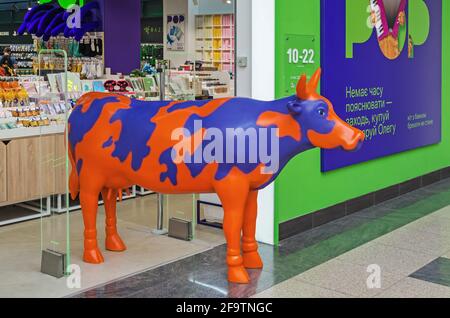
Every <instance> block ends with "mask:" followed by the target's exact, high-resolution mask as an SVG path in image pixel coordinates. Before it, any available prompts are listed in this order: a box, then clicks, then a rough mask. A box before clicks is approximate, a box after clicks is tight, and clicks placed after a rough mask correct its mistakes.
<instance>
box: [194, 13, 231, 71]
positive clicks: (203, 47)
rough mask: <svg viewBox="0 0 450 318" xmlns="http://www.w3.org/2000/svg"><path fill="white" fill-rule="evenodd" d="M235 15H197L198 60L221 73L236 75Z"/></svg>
mask: <svg viewBox="0 0 450 318" xmlns="http://www.w3.org/2000/svg"><path fill="white" fill-rule="evenodd" d="M234 27H235V26H234V15H232V14H224V15H197V16H196V17H195V28H196V35H195V38H196V48H195V50H196V59H198V60H200V61H203V63H204V64H205V65H207V66H210V67H214V68H216V69H217V70H220V71H222V70H223V71H227V72H229V73H234V50H235V39H234Z"/></svg>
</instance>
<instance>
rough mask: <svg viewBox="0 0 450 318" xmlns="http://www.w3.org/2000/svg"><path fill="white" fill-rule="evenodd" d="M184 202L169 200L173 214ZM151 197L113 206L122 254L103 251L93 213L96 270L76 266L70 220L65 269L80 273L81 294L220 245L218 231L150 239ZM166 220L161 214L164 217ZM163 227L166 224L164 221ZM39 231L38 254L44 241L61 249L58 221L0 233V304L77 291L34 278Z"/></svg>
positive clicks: (75, 220)
mask: <svg viewBox="0 0 450 318" xmlns="http://www.w3.org/2000/svg"><path fill="white" fill-rule="evenodd" d="M191 200H192V198H191V197H190V196H185V197H179V198H178V199H175V198H172V200H171V209H173V211H182V210H190V211H192V206H191ZM156 206H157V200H156V196H154V195H150V196H146V197H143V198H137V199H134V200H129V201H124V202H122V203H119V205H118V227H119V233H120V234H121V236H122V238H123V239H124V240H125V244H126V245H127V248H128V249H127V251H125V252H124V253H112V252H107V251H104V248H103V244H104V243H103V242H104V230H103V229H104V225H103V224H104V209H103V207H100V208H99V215H98V225H97V227H98V235H99V244H100V248H101V249H102V253H103V255H104V257H105V263H104V264H101V265H89V264H86V263H84V262H82V260H81V257H82V246H83V240H82V235H83V225H82V224H83V223H82V217H81V213H80V212H79V211H78V212H72V213H71V214H70V229H71V233H70V236H71V263H72V264H77V265H79V266H80V268H81V288H82V290H84V289H88V288H92V287H95V286H97V285H101V284H105V283H107V282H111V281H113V280H115V279H118V278H123V277H126V276H129V275H132V274H136V273H139V272H142V271H144V270H148V269H149V268H154V267H156V266H159V265H162V264H166V263H168V262H172V261H174V260H178V259H180V258H183V257H186V256H190V255H193V254H196V253H200V252H204V251H207V250H209V249H211V248H213V247H215V246H217V245H222V244H223V243H224V238H223V234H222V232H221V231H220V230H216V229H211V228H205V227H200V230H198V231H197V233H196V239H195V240H194V241H192V242H185V241H180V240H176V239H172V238H169V237H167V236H156V235H153V234H152V233H151V229H153V228H155V224H156ZM166 216H167V214H166ZM166 223H167V220H166ZM41 225H42V232H43V233H44V248H45V247H51V246H50V245H51V243H50V241H58V242H59V243H60V244H65V241H64V238H65V229H66V218H65V216H63V215H60V216H56V217H52V218H45V219H43V222H42V223H41V220H34V221H28V222H24V223H20V224H14V225H9V226H4V227H0V260H1V261H0V298H1V297H64V296H68V295H71V294H74V293H77V292H79V291H80V290H74V289H69V288H68V287H67V284H66V279H65V278H62V279H56V278H53V277H51V276H47V275H44V274H42V273H41V272H40V264H41V253H40V251H41Z"/></svg>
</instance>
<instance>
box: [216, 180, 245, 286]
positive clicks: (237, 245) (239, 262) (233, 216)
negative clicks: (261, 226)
mask: <svg viewBox="0 0 450 318" xmlns="http://www.w3.org/2000/svg"><path fill="white" fill-rule="evenodd" d="M215 190H216V192H217V194H218V195H219V197H220V200H221V202H222V205H223V208H224V220H223V231H224V233H225V238H226V240H227V265H228V281H230V282H232V283H239V284H248V283H249V282H250V277H249V275H248V273H247V270H246V269H245V268H244V261H243V258H242V255H241V232H242V225H243V223H244V209H245V203H246V201H247V195H248V192H249V187H248V185H247V184H246V182H245V180H240V179H239V178H233V176H231V177H230V178H228V180H227V179H226V180H224V181H221V182H220V184H218V185H217V186H215Z"/></svg>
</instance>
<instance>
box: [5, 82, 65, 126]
mask: <svg viewBox="0 0 450 318" xmlns="http://www.w3.org/2000/svg"><path fill="white" fill-rule="evenodd" d="M49 93H50V89H49V87H48V83H46V82H43V78H41V77H23V78H22V77H19V78H11V77H9V78H0V130H11V129H17V128H29V127H43V126H50V125H53V124H63V123H64V118H65V115H66V113H67V111H68V108H67V106H66V103H65V102H62V101H61V100H60V97H59V96H55V98H52V99H50V100H43V99H42V97H43V96H47V95H48V94H49Z"/></svg>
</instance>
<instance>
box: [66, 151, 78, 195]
mask: <svg viewBox="0 0 450 318" xmlns="http://www.w3.org/2000/svg"><path fill="white" fill-rule="evenodd" d="M68 152H69V160H70V165H71V166H72V169H71V172H70V177H69V191H70V196H71V198H72V200H75V199H76V198H77V196H78V193H79V192H80V178H79V176H78V169H77V165H76V163H75V156H74V154H73V149H72V145H70V142H69V145H68Z"/></svg>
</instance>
